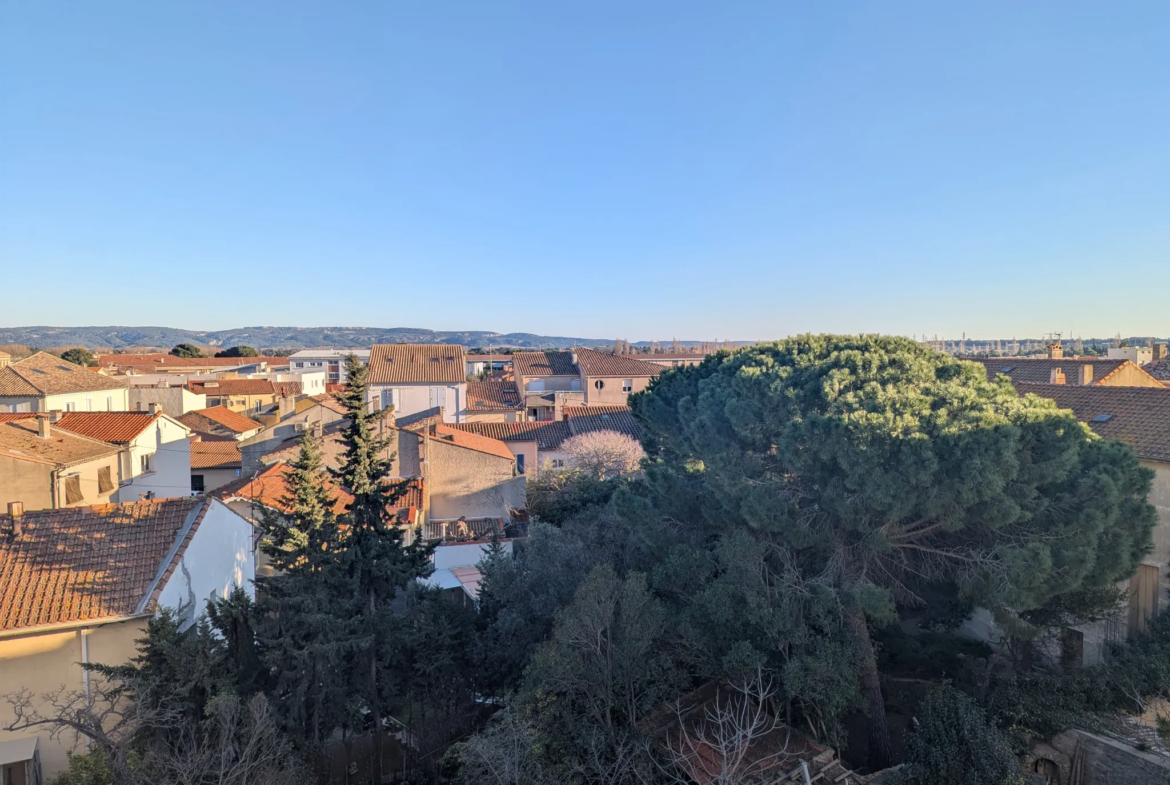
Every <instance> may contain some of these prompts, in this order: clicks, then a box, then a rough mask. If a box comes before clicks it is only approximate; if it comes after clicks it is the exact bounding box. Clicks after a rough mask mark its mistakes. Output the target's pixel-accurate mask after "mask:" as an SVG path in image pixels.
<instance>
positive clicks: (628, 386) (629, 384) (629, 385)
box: [622, 379, 634, 393]
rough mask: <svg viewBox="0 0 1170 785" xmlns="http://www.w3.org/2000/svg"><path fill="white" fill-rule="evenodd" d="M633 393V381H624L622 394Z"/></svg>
mask: <svg viewBox="0 0 1170 785" xmlns="http://www.w3.org/2000/svg"><path fill="white" fill-rule="evenodd" d="M633 391H634V380H633V379H626V380H624V381H623V382H622V392H624V393H628V392H633Z"/></svg>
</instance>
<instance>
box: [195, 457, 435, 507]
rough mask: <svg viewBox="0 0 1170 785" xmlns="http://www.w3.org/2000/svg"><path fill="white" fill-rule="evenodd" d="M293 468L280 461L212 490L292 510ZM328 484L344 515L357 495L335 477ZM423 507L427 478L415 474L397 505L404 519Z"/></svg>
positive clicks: (224, 497) (230, 498)
mask: <svg viewBox="0 0 1170 785" xmlns="http://www.w3.org/2000/svg"><path fill="white" fill-rule="evenodd" d="M292 470H293V469H292V467H291V466H290V465H289V464H287V463H285V462H283V461H280V462H278V463H274V464H272V465H270V466H266V467H264V468H263V469H261V470H260V471H259V472H257V473H256V474H255V475H253V476H251V477H241V478H240V479H238V480H236V481H235V482H231V483H228V484H227V485H225V486H223V487H221V488H216V489H215V490H214V491H212V492H211V495H212V496H215V497H216V498H218V499H221V500H223V501H235V500H242V501H248V502H254V503H256V504H261V505H263V506H265V507H268V508H269V509H272V510H276V511H277V512H283V513H290V512H292V508H290V507H289V506H288V504H287V500H288V498H289V497H290V496H291V493H290V489H289V486H288V478H289V474H290V473H291V472H292ZM394 482H396V483H397V482H400V481H397V480H396V481H394ZM324 485H325V488H326V490H327V491H328V493H329V498H330V500H331V501H332V502H333V506H332V509H333V513H334V515H341V514H342V513H344V512H345V510H346V508H347V507H348V506H349V505H350V504H351V503H352V502H353V495H352V494H350V493H349V492H348V491H346V490H344V489H343V488H341V487H340V486H338V485H337V484H336V483H335V482H333V481H332V480H331V479H326V480H325V482H324ZM422 506H423V480H422V478H419V477H415V478H412V479H410V480H409V481H407V484H406V486H405V488H404V490H403V494H402V495H401V496H399V497H398V498H397V499H395V500H394V502H393V507H394V509H395V512H396V514H397V517H398V518H399V519H400V520H414V515H413V514H411V513H410V510H411V509H412V508H413V509H421V508H422Z"/></svg>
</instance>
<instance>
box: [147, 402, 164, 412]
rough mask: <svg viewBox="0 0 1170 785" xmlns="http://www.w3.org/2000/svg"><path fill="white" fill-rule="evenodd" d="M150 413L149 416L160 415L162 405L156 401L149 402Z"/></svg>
mask: <svg viewBox="0 0 1170 785" xmlns="http://www.w3.org/2000/svg"><path fill="white" fill-rule="evenodd" d="M150 413H151V414H162V404H160V403H159V402H158V401H151V402H150Z"/></svg>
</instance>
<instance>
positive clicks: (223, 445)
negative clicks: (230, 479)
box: [191, 439, 242, 469]
mask: <svg viewBox="0 0 1170 785" xmlns="http://www.w3.org/2000/svg"><path fill="white" fill-rule="evenodd" d="M241 463H242V458H241V456H240V445H239V443H238V442H234V441H231V440H229V439H224V440H222V441H214V442H191V468H192V469H238V468H240V465H241Z"/></svg>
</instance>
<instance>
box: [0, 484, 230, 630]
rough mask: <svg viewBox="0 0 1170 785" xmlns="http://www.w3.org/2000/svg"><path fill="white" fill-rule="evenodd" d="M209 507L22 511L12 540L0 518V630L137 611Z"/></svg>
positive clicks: (184, 502) (171, 504) (163, 503)
mask: <svg viewBox="0 0 1170 785" xmlns="http://www.w3.org/2000/svg"><path fill="white" fill-rule="evenodd" d="M209 506H210V502H207V501H206V500H203V499H192V498H186V499H163V500H156V501H138V502H132V503H128V504H105V505H98V506H95V507H71V508H67V509H61V510H41V511H38V512H28V513H25V514H24V516H23V517H22V518H21V527H22V529H23V533H22V534H21V535H20V536H19V537H15V536H12V534H11V532H12V531H13V527H12V523H13V522H12V518H11V517H10V516H8V515H0V529H2V530H3V532H4V534H0V630H14V629H20V628H25V627H38V626H41V625H46V624H62V623H66V622H75V621H85V620H90V619H94V620H97V619H103V618H110V617H117V616H126V615H129V614H133V613H136V612H139V608H141V607H143V606H144V605H149V600H150V599H151V598H155V599H157V596H158V593H159V592H160V591H161V590H162V587H163V585H164V584H165V579H166V577H168V576H169V574H170V572H171V571H172V570H173V568H174V564H175V563H176V562H177V560H178V559H179V558H180V557H181V556H182V553H183V550H184V548H185V544H186V542H188V541H189V539H190V538H189V536H188V537H184V542H183V543H180V545H179V548H178V551H177V553H175V555H174V557H173V558H172V559H171V561H170V562H169V563H168V564H167V565H166V566H165V568H164V564H163V560H164V559H166V557H167V555H168V554H169V553H170V552H171V550H172V549H173V548H174V547H175V544H176V540H177V538H178V536H179V535H180V533H182V532H183V530H184V529H185V528H186V527H187V526H188V524H190V528H189V533H190V532H193V531H194V530H195V529H196V528H197V527H198V525H199V522H200V520H201V519H202V516H203V514H205V513H206V511H207V508H208V507H209ZM160 570H163V572H162V574H163V580H161V581H159V583H158V584H156V583H155V578H156V576H158V575H159V574H160ZM152 587H153V591H152ZM148 592H150V596H149V597H148V596H147V593H148Z"/></svg>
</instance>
